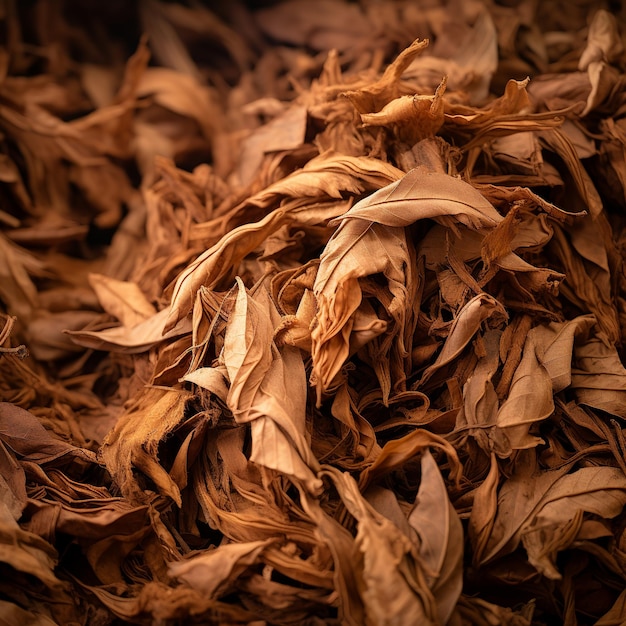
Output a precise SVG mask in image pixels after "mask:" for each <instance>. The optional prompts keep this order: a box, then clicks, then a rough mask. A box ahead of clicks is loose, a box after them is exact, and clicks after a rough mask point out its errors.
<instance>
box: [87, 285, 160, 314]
mask: <svg viewBox="0 0 626 626" xmlns="http://www.w3.org/2000/svg"><path fill="white" fill-rule="evenodd" d="M89 284H90V285H91V287H92V288H93V290H94V291H95V292H96V295H97V296H98V300H99V301H100V304H101V305H102V308H103V309H104V310H105V311H106V312H107V313H108V314H109V315H112V316H113V317H116V318H117V319H118V320H119V321H120V322H122V325H124V326H135V325H137V324H139V323H141V322H145V321H146V320H147V319H148V318H150V317H152V316H153V315H155V314H156V312H157V311H156V309H155V308H154V306H153V305H152V304H150V302H148V299H147V298H146V296H145V295H144V293H143V292H142V291H141V289H139V286H138V285H137V284H135V283H131V282H127V281H123V280H116V279H115V278H110V277H109V276H105V275H103V274H90V275H89Z"/></svg>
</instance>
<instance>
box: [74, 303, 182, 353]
mask: <svg viewBox="0 0 626 626" xmlns="http://www.w3.org/2000/svg"><path fill="white" fill-rule="evenodd" d="M168 316H169V309H162V310H161V311H159V312H158V313H156V314H155V315H153V316H152V317H149V318H147V319H145V320H143V321H141V322H139V323H137V324H135V325H134V326H116V327H114V328H107V329H105V330H99V331H96V330H72V331H69V330H68V331H66V333H67V334H68V335H69V336H70V337H71V339H72V341H73V342H74V343H77V344H78V345H81V346H85V347H86V348H93V349H94V350H109V351H111V352H125V353H127V354H136V353H139V352H145V351H146V350H149V349H150V348H151V347H152V346H154V345H155V344H157V343H160V342H162V341H166V340H168V339H172V338H174V337H179V336H180V335H184V334H186V333H189V332H190V331H191V320H190V319H181V320H180V322H179V323H178V324H176V325H174V327H173V328H171V329H170V330H168V331H165V330H164V327H165V324H166V323H167V320H168Z"/></svg>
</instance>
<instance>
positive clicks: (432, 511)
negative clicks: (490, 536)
mask: <svg viewBox="0 0 626 626" xmlns="http://www.w3.org/2000/svg"><path fill="white" fill-rule="evenodd" d="M421 468H422V475H421V480H420V486H419V490H418V492H417V498H416V500H415V504H414V506H413V510H412V511H411V512H410V513H409V517H408V519H409V524H410V525H411V526H412V527H413V528H414V529H415V531H416V532H417V535H418V537H419V555H420V558H421V561H422V567H423V568H424V570H425V573H426V580H427V582H428V586H429V587H430V590H431V592H432V594H433V596H434V598H435V602H436V603H437V617H438V622H439V623H440V624H447V623H448V620H449V619H450V616H451V615H452V613H453V611H454V608H455V606H456V603H457V601H458V599H459V596H460V595H461V590H462V588H463V527H462V525H461V520H460V519H459V516H458V515H457V513H456V511H455V510H454V507H453V506H452V503H451V502H450V499H449V497H448V492H447V490H446V485H445V483H444V481H443V478H442V476H441V472H440V471H439V467H438V466H437V463H436V462H435V459H433V456H432V454H431V453H430V451H429V450H428V448H427V449H426V450H424V452H422V461H421Z"/></svg>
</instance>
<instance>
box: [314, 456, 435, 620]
mask: <svg viewBox="0 0 626 626" xmlns="http://www.w3.org/2000/svg"><path fill="white" fill-rule="evenodd" d="M323 473H324V474H326V475H327V476H328V477H329V478H330V479H331V480H332V481H333V484H334V485H335V487H336V489H337V491H338V492H339V495H340V497H341V499H342V501H343V503H344V505H345V506H346V508H347V510H348V511H349V512H350V514H351V515H352V516H354V517H355V518H356V520H357V523H358V525H357V535H356V539H355V547H356V549H357V550H358V552H357V554H356V555H355V556H357V558H358V560H359V561H358V564H357V563H355V564H354V565H356V566H357V567H359V569H361V570H362V577H363V585H364V586H363V589H362V590H361V598H362V601H363V604H364V606H365V616H366V617H365V624H367V625H371V626H374V625H376V626H392V625H398V626H402V625H405V624H406V625H407V626H408V625H409V624H415V623H416V622H417V623H419V624H426V625H434V624H436V623H437V615H436V603H435V599H434V597H433V595H432V593H431V592H430V590H429V589H428V586H427V583H426V579H425V572H424V570H423V568H422V565H421V562H420V560H419V559H417V558H415V556H413V550H414V546H413V545H412V543H411V541H410V540H409V539H408V538H407V536H406V535H405V534H404V533H403V532H402V531H401V530H399V529H398V527H397V526H396V525H395V524H393V523H392V522H391V521H389V520H388V519H387V518H385V517H383V516H382V515H380V514H378V513H377V512H376V511H375V510H374V509H373V508H372V507H371V506H370V505H369V504H368V503H367V501H366V500H365V499H364V498H363V496H362V495H361V493H360V492H359V489H358V487H357V484H356V482H355V481H354V479H353V478H352V477H351V476H350V475H349V474H348V473H347V472H340V471H338V470H337V469H335V468H332V467H326V468H325V469H324V471H323Z"/></svg>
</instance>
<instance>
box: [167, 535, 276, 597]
mask: <svg viewBox="0 0 626 626" xmlns="http://www.w3.org/2000/svg"><path fill="white" fill-rule="evenodd" d="M273 542H274V540H273V539H266V540H263V541H251V542H244V543H226V544H222V545H220V546H218V547H217V548H215V549H213V550H205V551H202V552H200V553H199V554H197V555H193V554H192V555H191V556H190V558H188V559H186V560H184V561H176V562H174V563H170V564H169V566H168V574H169V575H170V576H172V577H173V578H176V579H178V580H180V581H182V582H183V583H185V584H186V585H188V586H189V587H192V588H193V589H196V590H198V591H200V592H201V593H202V594H203V595H204V596H205V597H207V598H219V597H220V596H223V595H224V594H226V593H228V591H229V587H230V586H231V585H232V584H233V583H234V582H235V581H236V579H237V578H238V577H239V576H241V575H242V574H243V573H244V572H245V571H246V570H247V569H248V568H249V567H251V566H253V565H255V564H256V563H258V562H259V557H260V555H261V554H262V552H263V551H264V550H265V549H266V548H267V547H268V546H270V545H271V544H272V543H273Z"/></svg>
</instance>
